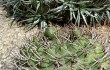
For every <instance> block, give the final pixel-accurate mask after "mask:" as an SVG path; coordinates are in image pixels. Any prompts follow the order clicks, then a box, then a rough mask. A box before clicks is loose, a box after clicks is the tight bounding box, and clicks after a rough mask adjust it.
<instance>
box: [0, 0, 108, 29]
mask: <svg viewBox="0 0 110 70" xmlns="http://www.w3.org/2000/svg"><path fill="white" fill-rule="evenodd" d="M2 2H3V5H4V6H5V8H6V10H7V12H8V15H11V16H12V17H13V18H14V19H15V20H17V21H20V22H21V23H23V22H25V23H27V24H29V25H28V26H29V29H31V28H32V27H34V26H35V25H37V24H38V23H40V27H45V26H46V25H47V23H46V21H54V22H56V21H58V22H59V21H64V22H66V23H67V22H69V21H73V22H74V23H76V24H77V25H78V26H79V25H80V23H81V21H84V23H85V24H86V25H88V23H92V24H93V23H95V22H98V23H100V22H102V21H104V20H106V19H107V20H110V12H109V11H110V2H109V0H95V1H94V0H14V1H13V0H2ZM74 20H75V21H74Z"/></svg>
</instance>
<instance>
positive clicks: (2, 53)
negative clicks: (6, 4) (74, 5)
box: [0, 7, 110, 70]
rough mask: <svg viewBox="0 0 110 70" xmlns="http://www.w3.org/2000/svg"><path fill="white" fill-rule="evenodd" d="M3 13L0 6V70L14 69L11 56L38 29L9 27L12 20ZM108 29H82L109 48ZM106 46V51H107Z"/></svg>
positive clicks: (13, 56) (104, 27)
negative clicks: (28, 29) (26, 29)
mask: <svg viewBox="0 0 110 70" xmlns="http://www.w3.org/2000/svg"><path fill="white" fill-rule="evenodd" d="M5 13H6V12H5V11H3V9H2V8H1V7H0V70H16V68H15V67H16V66H15V65H14V64H13V62H14V60H13V58H18V56H17V55H18V54H19V53H18V52H19V51H18V49H19V47H21V46H22V45H23V44H24V43H25V39H26V38H31V37H32V36H33V35H35V33H37V32H38V29H37V28H34V29H32V30H30V31H28V32H25V31H24V30H23V27H17V26H16V25H13V26H12V27H10V26H9V24H10V23H11V21H12V20H11V19H9V18H6V17H5ZM83 29H84V28H82V30H83ZM109 29H110V28H109V27H108V26H99V27H97V28H94V27H93V28H90V30H88V28H85V29H84V30H83V31H84V32H86V30H88V31H90V32H91V34H92V37H93V38H95V36H97V37H98V39H97V40H98V41H100V42H101V43H102V44H104V46H105V47H108V48H109V47H110V44H109V37H110V36H109V34H110V33H109ZM98 35H99V36H98ZM108 48H107V51H109V49H108ZM14 68H15V69H14Z"/></svg>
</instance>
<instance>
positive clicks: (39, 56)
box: [17, 29, 110, 70]
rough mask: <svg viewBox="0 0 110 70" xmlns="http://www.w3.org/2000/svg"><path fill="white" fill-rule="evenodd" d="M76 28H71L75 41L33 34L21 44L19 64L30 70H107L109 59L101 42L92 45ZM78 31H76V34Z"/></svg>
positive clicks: (20, 66)
mask: <svg viewBox="0 0 110 70" xmlns="http://www.w3.org/2000/svg"><path fill="white" fill-rule="evenodd" d="M77 31H78V32H79V30H77V29H76V30H75V31H73V33H75V34H74V35H75V36H78V37H77V38H78V39H77V40H74V42H71V41H70V39H65V38H63V37H60V36H56V39H54V40H47V39H46V38H45V37H44V38H42V37H40V36H36V37H34V38H33V41H31V42H29V43H28V44H26V45H24V47H22V48H21V50H20V53H21V55H22V56H23V57H24V58H25V59H24V60H23V59H19V62H18V63H17V64H18V67H19V68H21V69H22V68H24V69H26V68H27V69H29V70H109V69H108V68H109V64H110V59H109V58H108V57H107V56H105V54H106V53H105V51H104V49H103V48H104V47H103V45H102V44H100V43H98V42H95V43H94V44H92V43H91V42H90V39H89V38H88V37H86V36H80V35H79V34H81V33H77ZM76 33H77V34H76Z"/></svg>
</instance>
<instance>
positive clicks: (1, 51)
mask: <svg viewBox="0 0 110 70" xmlns="http://www.w3.org/2000/svg"><path fill="white" fill-rule="evenodd" d="M5 13H6V12H5V11H3V8H1V7H0V70H15V69H14V68H15V66H14V65H13V62H14V61H13V58H18V56H17V55H18V49H19V47H20V46H22V44H24V43H25V41H24V40H25V39H26V38H31V37H32V36H33V35H35V33H37V32H38V29H37V28H34V29H32V30H30V31H28V32H25V31H24V30H23V27H17V26H16V25H13V26H12V27H10V25H9V24H10V23H11V22H12V20H11V19H10V18H6V17H5V15H6V14H5Z"/></svg>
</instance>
